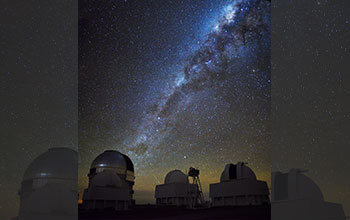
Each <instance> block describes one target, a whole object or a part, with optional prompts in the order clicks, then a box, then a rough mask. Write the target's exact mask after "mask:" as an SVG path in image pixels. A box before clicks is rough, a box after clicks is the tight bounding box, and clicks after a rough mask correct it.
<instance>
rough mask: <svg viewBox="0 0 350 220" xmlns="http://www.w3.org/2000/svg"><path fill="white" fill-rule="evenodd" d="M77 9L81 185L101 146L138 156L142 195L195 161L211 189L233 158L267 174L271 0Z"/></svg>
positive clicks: (109, 3) (114, 4)
mask: <svg viewBox="0 0 350 220" xmlns="http://www.w3.org/2000/svg"><path fill="white" fill-rule="evenodd" d="M79 10H80V11H81V13H80V18H79V27H80V29H79V57H80V60H79V156H80V161H79V166H80V168H79V172H80V176H79V183H80V184H79V185H80V190H82V189H83V187H85V186H86V184H87V178H86V174H87V173H88V169H89V166H90V164H91V162H92V160H93V159H94V157H96V156H97V155H98V154H100V153H102V152H103V151H104V150H105V149H115V150H119V151H121V152H122V153H125V154H127V155H128V156H129V157H130V158H131V159H132V161H133V163H134V165H135V172H136V173H135V175H136V183H135V190H136V193H135V197H136V199H137V198H138V197H141V193H138V191H153V190H154V187H155V185H156V184H159V183H162V182H163V179H164V176H165V174H166V173H167V172H168V171H170V170H172V169H175V168H177V169H182V170H183V171H185V170H186V169H188V168H189V167H190V166H196V167H198V168H199V169H200V170H201V178H202V183H203V185H204V191H205V192H207V191H208V184H209V183H213V182H217V181H218V180H219V175H220V173H221V171H222V170H223V168H224V166H225V164H226V163H228V162H238V161H245V162H248V163H249V165H250V166H251V167H252V168H253V169H254V170H255V171H256V172H257V174H258V176H259V177H260V178H262V179H263V180H268V179H269V174H268V172H269V165H268V163H269V162H268V156H267V155H268V153H269V152H268V151H269V137H270V131H269V129H270V127H269V124H270V11H269V10H270V8H269V2H268V1H248V2H247V1H202V2H201V3H199V4H198V3H196V4H195V3H193V2H190V1H174V2H173V1H164V2H162V3H159V1H157V2H156V1H147V2H143V3H139V2H138V3H137V4H136V1H126V2H125V1H118V2H115V1H105V2H103V3H86V4H83V3H82V4H81V6H80V9H79ZM152 197H153V196H152V195H151V196H148V197H147V196H146V198H145V201H148V202H152V200H153V198H152ZM141 200H142V199H141Z"/></svg>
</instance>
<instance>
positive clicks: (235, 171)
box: [220, 162, 256, 182]
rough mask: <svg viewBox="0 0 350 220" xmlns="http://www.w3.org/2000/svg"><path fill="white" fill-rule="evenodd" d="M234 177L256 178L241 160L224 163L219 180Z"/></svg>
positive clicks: (223, 180)
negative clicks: (235, 162) (234, 162)
mask: <svg viewBox="0 0 350 220" xmlns="http://www.w3.org/2000/svg"><path fill="white" fill-rule="evenodd" d="M234 179H256V176H255V173H254V172H253V171H252V170H251V169H250V168H249V167H247V166H246V165H245V164H244V163H243V162H239V163H237V164H232V163H231V164H226V166H225V169H224V171H223V172H222V174H221V177H220V181H221V182H225V181H230V180H234Z"/></svg>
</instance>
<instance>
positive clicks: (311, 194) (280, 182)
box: [272, 169, 324, 201]
mask: <svg viewBox="0 0 350 220" xmlns="http://www.w3.org/2000/svg"><path fill="white" fill-rule="evenodd" d="M272 176H273V189H272V190H273V198H274V200H293V199H307V200H316V201H324V198H323V194H322V191H321V190H320V188H319V187H318V185H317V184H316V183H315V182H314V181H312V180H311V179H310V178H309V177H307V176H305V175H304V174H302V171H301V170H299V169H291V170H290V171H289V172H288V173H281V172H274V173H273V174H272Z"/></svg>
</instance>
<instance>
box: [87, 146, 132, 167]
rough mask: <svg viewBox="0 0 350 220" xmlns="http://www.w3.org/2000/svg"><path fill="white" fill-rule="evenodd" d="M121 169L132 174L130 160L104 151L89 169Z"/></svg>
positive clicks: (113, 152)
mask: <svg viewBox="0 0 350 220" xmlns="http://www.w3.org/2000/svg"><path fill="white" fill-rule="evenodd" d="M106 167H108V168H119V169H120V168H122V169H125V170H129V171H132V172H134V165H133V163H132V162H131V159H130V158H129V157H128V156H126V155H124V154H122V153H120V152H119V151H115V150H106V151H105V152H103V153H102V154H100V155H98V156H97V157H96V159H95V160H94V161H93V162H92V164H91V168H106Z"/></svg>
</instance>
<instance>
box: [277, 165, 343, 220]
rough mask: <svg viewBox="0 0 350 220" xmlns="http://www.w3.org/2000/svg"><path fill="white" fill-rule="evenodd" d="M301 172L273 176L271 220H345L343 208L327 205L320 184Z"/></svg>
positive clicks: (334, 204) (333, 204)
mask: <svg viewBox="0 0 350 220" xmlns="http://www.w3.org/2000/svg"><path fill="white" fill-rule="evenodd" d="M302 172H303V171H301V170H299V169H291V170H290V171H289V172H288V173H281V172H274V173H272V182H271V186H272V193H271V194H272V202H271V208H272V210H271V212H272V219H273V220H280V219H283V220H295V219H298V220H310V219H317V220H345V214H344V210H343V207H342V205H340V204H336V203H330V202H325V201H324V199H323V195H322V192H321V190H320V188H319V187H318V186H317V184H316V183H315V182H313V181H312V180H311V179H310V178H308V177H307V176H305V175H303V174H302Z"/></svg>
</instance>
